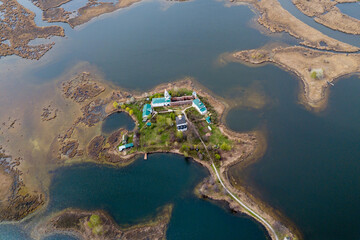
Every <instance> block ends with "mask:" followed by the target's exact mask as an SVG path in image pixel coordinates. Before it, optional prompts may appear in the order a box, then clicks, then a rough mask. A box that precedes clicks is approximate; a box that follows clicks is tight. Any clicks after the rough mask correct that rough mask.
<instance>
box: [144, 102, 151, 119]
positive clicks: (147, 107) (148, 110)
mask: <svg viewBox="0 0 360 240" xmlns="http://www.w3.org/2000/svg"><path fill="white" fill-rule="evenodd" d="M150 114H151V105H150V104H145V105H144V107H143V113H142V116H143V117H147V116H148V115H150Z"/></svg>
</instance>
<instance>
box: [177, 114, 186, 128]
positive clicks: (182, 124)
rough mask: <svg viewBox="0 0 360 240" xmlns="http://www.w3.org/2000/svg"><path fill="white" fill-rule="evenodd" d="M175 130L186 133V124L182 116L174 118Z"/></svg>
mask: <svg viewBox="0 0 360 240" xmlns="http://www.w3.org/2000/svg"><path fill="white" fill-rule="evenodd" d="M176 128H177V130H178V131H182V132H184V131H186V130H187V122H186V119H185V116H184V115H179V116H177V117H176Z"/></svg>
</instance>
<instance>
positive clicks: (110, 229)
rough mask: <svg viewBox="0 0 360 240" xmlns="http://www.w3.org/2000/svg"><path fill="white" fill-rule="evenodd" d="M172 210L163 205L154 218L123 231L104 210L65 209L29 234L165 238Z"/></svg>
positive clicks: (105, 237)
mask: <svg viewBox="0 0 360 240" xmlns="http://www.w3.org/2000/svg"><path fill="white" fill-rule="evenodd" d="M172 209H173V206H172V205H167V206H165V207H163V208H161V209H160V210H159V213H158V215H157V216H156V217H155V218H154V219H151V220H148V221H145V222H143V223H140V224H137V225H134V226H130V227H126V228H123V227H120V226H119V225H117V223H116V222H115V221H114V220H113V219H112V217H111V216H110V215H109V214H107V213H106V212H104V211H91V212H90V211H84V210H80V209H65V210H63V211H61V212H59V213H56V214H55V216H52V217H50V219H47V220H46V221H45V222H43V223H41V224H40V225H38V226H37V227H36V228H35V230H34V231H33V234H32V235H33V236H36V237H37V238H39V237H44V236H47V235H51V234H54V233H65V234H72V235H76V236H78V237H80V238H81V239H89V240H90V239H94V240H95V239H103V240H107V239H109V240H113V239H139V240H140V239H144V240H145V239H165V238H166V230H167V227H168V224H169V222H170V218H171V213H172ZM94 219H95V220H94Z"/></svg>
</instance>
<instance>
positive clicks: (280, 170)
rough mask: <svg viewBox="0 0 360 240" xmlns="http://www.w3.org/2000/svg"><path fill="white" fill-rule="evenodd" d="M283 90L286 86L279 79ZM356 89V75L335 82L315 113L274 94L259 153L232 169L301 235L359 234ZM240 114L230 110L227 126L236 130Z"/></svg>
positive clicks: (335, 236)
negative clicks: (244, 165) (263, 150)
mask: <svg viewBox="0 0 360 240" xmlns="http://www.w3.org/2000/svg"><path fill="white" fill-rule="evenodd" d="M287 88H290V89H291V88H292V87H291V85H289V83H285V82H284V86H283V89H287ZM359 90H360V81H359V79H358V77H355V76H354V77H350V78H349V79H348V80H341V81H339V82H338V83H336V85H335V87H333V88H332V92H331V98H330V101H329V109H328V110H327V111H326V112H324V113H322V114H319V115H314V114H312V113H310V112H308V111H306V110H304V109H303V108H301V107H300V106H298V105H296V104H294V103H291V104H289V103H288V102H287V100H286V98H285V99H281V98H280V101H279V104H278V105H276V106H274V108H273V109H271V110H270V111H264V112H263V114H264V119H265V120H266V124H267V135H268V149H267V152H266V154H265V156H264V157H263V158H262V159H261V160H260V161H258V162H257V163H255V164H253V165H251V166H249V167H248V168H247V169H243V170H239V169H237V168H233V169H232V175H233V176H236V178H237V179H241V180H243V181H245V182H246V184H248V185H250V186H251V189H252V190H253V191H254V192H255V193H256V194H257V195H259V196H261V198H262V199H264V200H265V201H266V202H268V203H269V204H270V205H271V206H274V207H275V208H276V209H279V210H281V211H282V212H284V213H285V214H286V215H287V216H288V217H289V218H290V219H291V220H292V221H294V223H295V224H296V225H297V226H298V227H299V229H300V230H301V231H302V232H303V234H304V238H305V239H314V240H315V239H317V240H319V239H320V240H322V239H324V240H325V239H327V240H329V239H334V240H335V239H344V240H345V239H357V238H358V237H359V236H360V232H359V226H360V221H359V220H358V218H357V216H358V214H359V213H360V208H359V207H358V206H359V204H360V195H359V191H358V189H359V188H360V178H359V170H360V162H359V161H358V160H359V158H360V151H359V150H360V139H359V133H360V124H359V122H358V121H354V119H358V118H359V117H360V111H359V110H358V109H359V106H360V100H359V98H358V91H359ZM241 117H242V112H239V111H237V110H233V111H231V112H230V113H229V115H228V119H230V121H228V124H229V126H230V127H231V128H233V129H237V125H236V124H235V119H241ZM257 120H258V118H257V116H255V117H254V121H257ZM250 121H251V120H250Z"/></svg>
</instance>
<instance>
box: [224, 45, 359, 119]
mask: <svg viewBox="0 0 360 240" xmlns="http://www.w3.org/2000/svg"><path fill="white" fill-rule="evenodd" d="M222 57H223V59H224V60H225V61H227V62H239V63H242V64H243V63H245V64H251V65H250V66H255V67H256V66H261V65H262V64H268V63H270V64H274V65H276V66H279V67H280V68H282V69H284V70H286V71H288V72H291V73H293V74H295V75H296V76H297V77H298V78H299V79H300V80H301V81H300V82H301V85H302V87H300V91H299V95H298V96H299V97H298V99H299V101H300V103H301V104H302V105H304V106H305V108H307V109H308V110H312V111H315V112H320V111H323V110H324V109H325V108H326V106H327V102H328V96H329V92H330V85H331V86H332V85H334V82H336V81H338V80H339V79H340V78H342V77H344V76H347V75H352V74H356V73H358V72H360V54H343V53H330V52H322V51H318V50H313V49H308V48H305V47H271V46H270V47H267V46H264V47H261V48H258V49H251V50H243V51H239V52H233V53H229V54H225V55H223V56H222ZM317 69H320V70H321V74H322V75H321V76H319V77H318V76H316V77H315V78H313V77H312V71H315V70H316V71H319V70H317Z"/></svg>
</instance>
